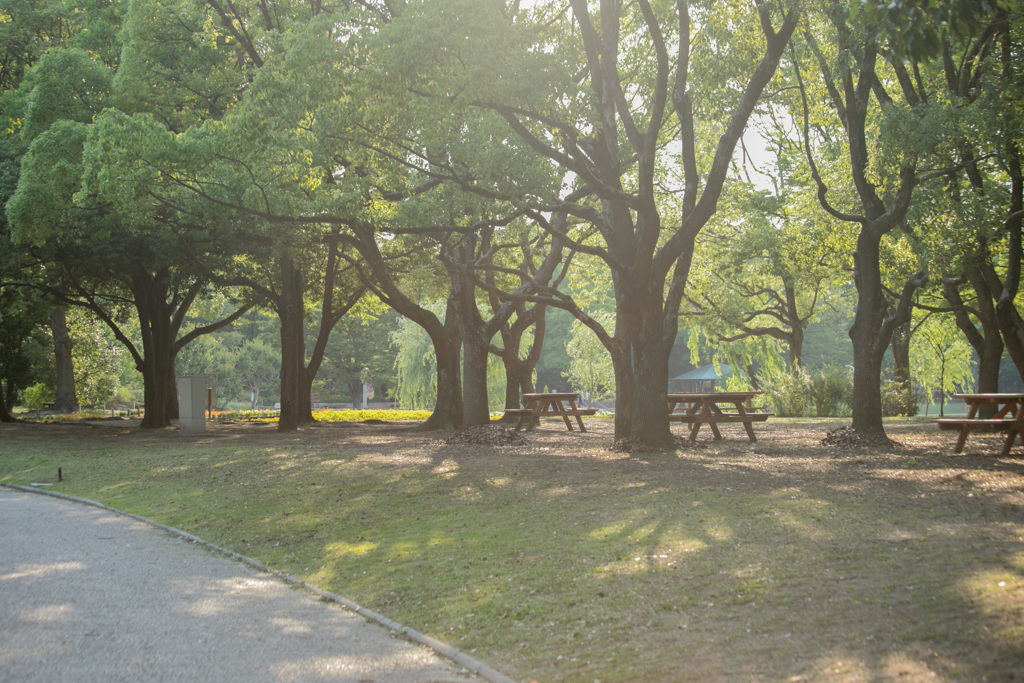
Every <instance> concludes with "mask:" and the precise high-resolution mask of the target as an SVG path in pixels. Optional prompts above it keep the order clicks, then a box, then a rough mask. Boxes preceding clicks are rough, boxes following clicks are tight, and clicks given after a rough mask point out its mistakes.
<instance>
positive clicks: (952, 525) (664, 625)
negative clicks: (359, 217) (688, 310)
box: [0, 419, 1024, 683]
mask: <svg viewBox="0 0 1024 683" xmlns="http://www.w3.org/2000/svg"><path fill="white" fill-rule="evenodd" d="M586 424H587V427H588V431H587V433H585V434H581V433H579V432H568V431H566V430H565V429H564V426H563V425H561V423H560V422H556V421H552V420H546V421H545V422H544V423H543V424H542V425H541V427H540V428H539V429H537V430H536V431H533V432H526V433H522V435H521V438H520V437H519V436H518V435H517V436H514V437H513V436H508V435H498V436H492V437H490V440H489V441H488V439H484V441H485V443H471V442H468V441H467V440H465V439H459V438H454V439H448V440H447V441H446V440H445V437H444V435H438V434H430V433H421V432H417V431H413V430H412V425H406V424H396V423H389V424H351V423H326V424H325V423H318V424H316V425H313V426H310V427H306V428H304V429H302V430H300V431H299V432H296V433H279V432H277V431H276V427H275V425H254V424H244V423H235V424H216V423H213V424H210V425H209V428H208V432H207V433H206V434H204V435H198V436H189V437H184V436H183V435H181V434H179V433H177V432H176V431H174V430H161V431H157V432H141V431H138V430H137V429H135V428H134V424H133V423H125V422H115V421H104V422H101V423H94V426H93V428H81V427H68V428H66V429H63V430H58V431H64V432H65V434H66V437H65V438H67V439H68V440H69V442H70V441H73V440H80V439H89V440H94V439H95V440H101V441H102V440H108V439H110V440H114V439H127V440H129V441H131V442H133V443H136V444H139V443H149V442H152V443H157V442H167V441H175V440H180V439H182V438H188V439H191V440H194V441H195V442H196V443H197V444H199V443H204V442H206V443H219V444H228V443H230V444H244V445H252V446H253V447H254V448H255V447H267V446H272V445H274V444H278V445H285V444H302V445H304V446H305V447H306V448H308V449H309V450H310V452H312V453H316V452H318V451H323V452H329V451H330V450H331V449H334V448H336V447H337V444H338V443H339V441H344V442H345V443H346V444H347V447H348V448H354V449H356V450H365V452H367V453H376V454H379V455H380V457H383V458H387V457H389V455H390V454H399V453H400V454H405V455H403V456H402V457H407V456H408V454H409V453H415V452H423V453H426V454H428V456H427V457H429V460H430V461H431V462H433V463H439V462H442V461H444V460H453V461H455V462H458V463H460V464H464V463H465V464H464V465H463V468H464V471H465V472H466V474H467V476H469V474H470V472H471V470H470V466H469V463H472V466H473V467H476V468H480V469H481V470H485V471H486V472H487V476H489V477H500V476H502V475H508V476H510V477H514V478H515V479H516V480H518V481H529V482H538V483H542V482H546V483H547V485H548V487H549V489H550V490H554V488H556V487H557V486H563V487H564V484H565V483H566V482H571V483H572V484H573V485H574V486H576V487H577V488H579V489H582V488H584V487H585V486H587V485H589V482H592V481H596V478H604V479H607V478H608V477H616V478H617V480H618V481H620V482H621V483H622V485H623V486H635V487H647V488H649V489H651V490H653V489H654V488H657V489H658V490H659V491H662V490H664V491H672V492H675V493H673V494H672V495H675V494H676V493H678V492H679V491H684V490H685V491H692V492H699V494H700V495H701V496H707V497H710V498H714V497H717V496H720V498H721V500H722V501H723V502H722V504H721V505H722V507H721V508H720V509H718V510H717V511H716V512H717V514H719V516H721V517H724V518H727V519H728V521H729V524H730V527H731V528H730V530H729V533H730V534H732V536H731V537H730V538H728V539H724V540H722V542H721V547H720V548H719V549H718V550H717V551H716V552H718V553H719V554H718V555H716V556H714V557H717V558H718V559H716V560H715V562H720V563H721V564H720V565H714V566H713V565H709V566H708V567H703V566H702V565H695V566H694V568H693V569H692V572H693V573H692V575H691V576H689V577H685V578H679V579H676V578H669V577H674V576H676V575H674V574H673V575H670V574H666V573H656V572H655V573H651V574H650V578H647V579H644V583H642V584H637V583H633V584H628V586H629V587H628V588H627V590H633V589H635V588H636V587H637V586H639V589H638V590H641V591H643V592H646V593H647V596H646V597H647V598H648V599H649V600H650V602H651V608H650V610H649V612H650V614H648V615H647V617H645V618H644V619H645V620H646V623H640V621H637V623H636V624H634V625H633V626H632V628H633V633H634V637H635V638H644V639H646V643H645V647H648V648H650V652H652V653H654V652H657V651H658V650H659V649H665V648H668V647H672V648H678V649H679V651H680V652H685V653H686V657H685V662H682V661H681V662H680V663H678V664H675V665H673V664H672V663H662V664H659V665H658V666H657V667H655V668H654V669H652V671H657V672H659V673H658V674H657V676H656V678H655V680H666V681H669V680H673V681H674V680H715V679H718V680H758V681H760V680H788V681H791V682H792V683H798V682H799V681H810V680H829V681H851V682H852V681H874V680H886V681H890V680H892V681H897V680H898V681H933V680H950V681H953V680H956V681H974V680H988V681H996V680H1002V681H1010V680H1024V445H1021V443H1020V442H1018V443H1017V444H1016V445H1015V446H1014V449H1013V452H1012V453H1011V456H1010V457H1008V458H1002V457H1000V455H999V454H1000V451H1001V448H1002V443H1003V439H1004V436H1002V435H999V434H991V435H989V434H980V433H975V434H972V435H971V437H970V438H969V439H968V441H967V448H966V450H965V452H964V453H963V454H954V453H953V448H954V444H955V440H956V435H955V433H952V432H941V431H939V430H938V429H937V427H936V426H935V425H934V424H932V423H930V422H929V421H927V420H923V419H907V420H894V421H891V422H887V425H886V429H887V432H888V434H889V436H890V438H891V439H892V441H893V445H892V446H891V447H855V448H853V447H850V448H846V447H837V446H824V445H823V444H822V439H823V438H824V437H825V436H826V433H827V432H829V431H830V430H834V429H836V428H839V427H842V426H844V425H845V424H847V423H845V422H843V421H839V420H837V421H835V422H826V421H821V420H798V419H772V420H770V421H768V422H766V423H762V424H758V425H755V432H756V434H757V441H756V442H753V443H752V442H750V441H748V440H747V438H746V435H745V434H744V432H743V430H742V428H741V427H737V426H733V425H727V426H725V427H723V429H722V433H723V436H724V439H723V440H721V441H715V440H713V439H712V435H711V434H710V432H709V431H708V430H706V429H705V430H702V432H701V434H700V435H699V437H698V440H697V442H696V443H694V444H686V445H684V446H683V447H682V448H681V449H680V450H679V451H678V452H677V453H676V454H634V455H629V454H627V453H622V452H617V451H614V450H612V446H613V439H612V435H613V427H612V423H611V421H608V420H602V419H589V420H587V421H586ZM37 430H42V431H37ZM674 431H675V432H676V433H678V434H680V435H682V434H683V433H684V430H683V428H681V427H678V426H677V427H674ZM43 432H45V433H47V434H48V435H49V436H50V437H51V438H53V437H54V436H55V433H54V431H53V430H52V428H45V427H26V426H13V427H12V426H0V439H5V440H6V439H20V438H33V433H36V435H38V434H39V433H43ZM57 438H61V437H57ZM527 456H533V457H527ZM602 466H607V467H602ZM538 485H540V484H538ZM659 495H662V494H660V493H659ZM705 499H706V498H702V500H705ZM754 499H758V500H761V501H777V505H776V504H762V503H759V504H758V505H759V507H754V508H747V507H743V506H744V505H746V504H747V503H746V502H745V501H747V500H754ZM651 500H652V501H661V500H665V501H676V500H678V499H677V498H652V499H651ZM730 501H735V503H731V502H730ZM652 505H653V506H659V507H664V506H665V505H664V504H662V503H653V502H652ZM729 505H735V506H736V512H735V514H731V513H730V510H729V507H728V506H729ZM751 510H754V512H753V513H751ZM665 519H666V520H668V519H669V517H668V514H667V513H666V515H665ZM677 519H678V518H673V519H672V521H673V522H675V521H677ZM699 521H700V522H701V523H704V522H705V520H704V519H700V520H699ZM779 529H783V531H785V532H787V533H788V534H789V535H786V536H783V535H778V534H779V533H780V532H779V531H778V530H779ZM709 533H710V532H709ZM722 533H725V532H722ZM766 534H772V535H771V536H770V537H769V536H766ZM723 538H724V537H723ZM780 539H781V540H780ZM794 539H795V540H794ZM801 539H802V540H801ZM653 557H654V559H651V558H648V561H649V562H651V563H653V564H654V565H657V563H658V562H659V560H658V559H657V558H658V557H664V556H662V555H655V556H653ZM668 561H669V560H665V562H668ZM723 566H728V571H729V572H730V574H731V576H730V577H729V579H730V582H731V583H730V584H729V585H730V586H742V587H743V588H742V590H740V589H734V588H730V591H734V593H733V592H730V594H729V595H722V594H717V595H712V596H711V598H710V599H709V600H708V603H707V605H705V604H697V603H693V604H676V603H678V600H677V601H676V603H673V606H672V607H671V609H669V608H668V607H659V606H658V601H659V600H663V601H665V604H666V605H667V604H668V603H667V601H668V600H669V596H670V595H672V594H673V593H678V592H679V591H680V590H681V589H683V587H686V589H692V587H693V586H694V585H704V584H702V583H701V582H706V585H707V587H708V590H709V591H710V592H712V593H713V592H715V591H718V590H720V588H719V586H720V583H716V579H715V578H714V577H713V576H711V575H710V574H712V573H724V570H720V569H717V568H716V567H723ZM654 569H659V567H657V566H654ZM701 572H707V573H708V576H702V575H701V574H700V573H701ZM610 573H614V572H610ZM616 580H618V578H616ZM675 581H679V582H680V583H673V582H675ZM609 583H614V582H611V581H610V582H609ZM622 585H624V586H626V585H627V584H622ZM601 595H603V593H601ZM595 601H596V598H595ZM708 605H712V606H713V605H717V607H713V608H712V607H708ZM368 606H370V607H371V608H373V607H374V605H372V604H371V605H368ZM588 609H593V610H599V609H600V608H599V607H598V603H597V602H595V603H594V604H593V605H591V606H589V607H588ZM651 615H653V616H651ZM598 616H600V615H598ZM594 633H598V630H596V629H595V631H594ZM697 633H699V634H700V635H699V636H697V635H696V634H697ZM599 637H600V634H598V636H597V638H599ZM588 647H589V648H590V649H591V650H594V649H600V648H601V647H603V646H602V645H601V643H600V641H599V640H597V641H595V642H594V643H592V644H591V645H589V646H588ZM584 652H586V650H584ZM495 656H496V657H497V658H498V659H497V661H495V660H493V659H492V660H491V661H492V662H493V663H494V664H496V665H499V666H498V668H501V666H500V664H502V663H503V662H502V660H503V659H504V660H506V661H508V662H510V663H513V664H510V666H512V668H513V669H514V668H515V664H514V662H515V661H516V656H515V653H510V652H505V653H501V652H498V653H495ZM580 656H581V657H584V656H585V655H582V654H581V655H580ZM577 666H578V671H577V672H576V673H563V672H565V671H569V669H564V670H563V669H559V668H558V667H554V668H553V669H552V673H549V675H548V676H547V677H546V679H545V680H594V679H596V678H601V676H599V675H594V676H591V675H590V673H589V672H590V671H591V670H592V671H593V672H594V673H597V672H600V671H601V670H602V665H601V663H600V662H596V663H594V664H593V666H592V667H591V669H587V668H586V667H584V665H583V660H582V659H581V663H580V664H578V665H577ZM577 673H579V674H580V675H577ZM604 680H608V679H604ZM622 680H625V679H622Z"/></svg>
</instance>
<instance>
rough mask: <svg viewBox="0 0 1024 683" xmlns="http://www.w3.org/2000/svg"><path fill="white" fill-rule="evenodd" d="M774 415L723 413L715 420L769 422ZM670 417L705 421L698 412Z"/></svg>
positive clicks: (681, 420) (681, 419)
mask: <svg viewBox="0 0 1024 683" xmlns="http://www.w3.org/2000/svg"><path fill="white" fill-rule="evenodd" d="M774 415H775V413H747V414H746V415H740V414H739V413H722V414H721V415H716V416H715V422H719V423H720V422H767V421H768V418H769V417H772V416H774ZM668 419H669V420H670V421H671V422H689V423H690V424H692V423H694V422H697V421H703V420H704V417H703V416H702V415H700V414H698V413H672V414H671V415H669V416H668Z"/></svg>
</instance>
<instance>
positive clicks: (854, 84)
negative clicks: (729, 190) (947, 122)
mask: <svg viewBox="0 0 1024 683" xmlns="http://www.w3.org/2000/svg"><path fill="white" fill-rule="evenodd" d="M827 15H828V16H827V21H828V25H830V26H831V27H832V30H833V31H834V33H832V34H830V38H829V40H830V43H831V42H832V41H834V45H835V54H834V55H833V56H832V57H830V56H829V55H828V54H826V52H825V51H824V49H823V48H822V44H821V43H820V42H819V41H818V39H817V36H816V35H815V34H816V32H818V31H821V30H824V25H823V24H819V25H817V26H816V27H815V28H814V29H813V30H812V29H808V30H807V31H806V32H805V33H804V38H805V41H806V45H807V47H808V49H809V51H810V53H811V55H812V58H813V59H814V60H815V61H816V64H817V66H818V70H817V74H820V76H821V79H822V81H823V82H824V84H825V87H826V89H827V92H826V97H827V98H828V101H829V102H830V104H831V106H832V109H833V111H834V113H835V116H836V118H837V119H838V121H839V122H840V124H841V126H842V129H843V131H844V134H845V143H846V149H845V151H844V153H845V155H846V156H847V161H848V163H849V167H848V169H849V170H848V172H849V176H848V178H849V184H850V185H852V188H853V190H854V197H853V199H852V201H850V202H849V203H848V205H847V206H845V207H842V208H837V206H836V205H835V204H833V202H832V200H831V199H830V198H829V191H830V187H829V185H828V184H827V183H826V181H825V180H824V178H823V176H822V174H821V173H820V171H819V168H818V165H817V164H816V163H815V159H814V152H813V149H812V141H811V126H810V114H809V111H808V94H807V90H806V88H805V84H804V80H803V78H802V77H801V68H802V67H801V65H800V63H799V61H798V60H797V58H796V57H794V68H795V75H796V78H797V82H798V84H799V87H800V93H801V98H802V104H803V112H802V118H803V136H804V141H805V146H806V150H807V159H808V164H809V166H810V168H811V173H812V177H813V178H814V181H815V183H816V185H817V187H818V198H819V202H820V204H821V206H822V208H823V209H824V210H825V212H826V213H827V214H829V215H830V216H831V217H833V218H835V219H836V220H840V221H845V222H848V223H851V224H853V225H856V226H858V233H857V246H856V251H855V252H854V269H853V272H854V285H855V286H856V288H857V310H856V314H855V316H854V321H853V326H852V327H851V328H850V339H851V340H852V341H853V350H854V395H853V428H854V429H855V430H856V431H858V432H859V433H861V434H864V435H869V436H874V437H878V438H885V429H884V426H883V424H882V397H881V372H882V361H883V357H884V355H885V352H886V349H887V348H888V346H889V344H890V342H891V340H892V335H893V332H894V330H895V329H896V328H897V327H899V326H900V325H902V324H903V323H904V322H906V321H907V320H909V316H910V311H911V304H912V302H913V299H912V297H913V294H914V292H915V291H916V290H917V289H918V288H919V287H921V286H922V285H923V284H924V283H925V282H927V272H926V271H924V270H921V269H918V270H917V271H916V272H913V273H912V274H909V276H907V277H905V279H904V282H903V285H902V288H901V291H900V292H899V294H898V295H897V297H896V300H893V299H891V298H890V297H889V294H888V290H887V288H886V286H885V284H884V282H883V277H882V262H883V258H882V251H883V249H884V248H885V247H884V246H883V243H884V242H885V240H886V239H887V237H888V236H889V235H890V233H892V232H893V231H894V230H896V229H897V228H903V229H907V226H906V225H905V223H904V220H905V218H906V216H907V212H908V210H909V209H910V205H911V199H912V195H913V190H914V187H915V186H916V185H917V184H918V182H919V178H918V173H917V166H916V164H917V158H918V155H919V153H920V150H918V149H913V148H909V147H908V146H906V145H903V146H900V145H899V144H897V143H896V140H886V141H885V143H884V144H881V143H880V142H879V141H878V139H877V138H871V137H870V134H871V133H872V132H873V130H874V129H873V125H874V122H875V120H876V117H878V116H886V115H888V116H890V117H892V118H894V119H898V120H899V121H900V122H901V123H903V124H904V125H908V126H910V127H912V126H913V125H914V124H915V123H920V118H915V110H914V108H915V106H916V105H919V104H921V103H922V99H921V98H922V93H921V92H919V91H918V89H919V87H920V83H917V84H915V83H914V81H913V80H912V79H911V78H910V77H909V76H908V75H907V65H906V64H905V63H904V62H903V61H901V60H899V59H897V58H895V57H893V56H892V55H893V53H892V52H884V47H883V45H882V44H881V42H880V41H882V40H884V36H881V35H879V33H878V31H877V27H875V26H871V25H868V26H863V27H861V26H857V27H855V26H853V25H852V24H851V22H850V17H849V14H848V12H846V11H845V10H844V9H843V8H839V7H833V8H832V11H830V12H828V13H827ZM795 54H796V53H795V52H794V55H795ZM882 54H888V55H889V56H890V62H889V64H888V66H890V67H891V68H892V69H893V72H894V73H895V75H894V77H893V79H892V80H893V81H895V82H896V84H897V85H896V88H897V92H898V93H899V94H898V95H897V97H901V98H902V100H903V105H902V107H901V105H900V103H899V101H897V100H895V99H894V98H893V97H892V95H891V94H890V93H889V91H888V89H887V87H888V86H891V85H892V82H889V83H888V84H887V83H886V82H884V81H883V79H882V78H881V77H880V76H879V69H880V68H881V64H880V63H879V62H880V61H882V60H881V59H880V55H882ZM833 60H836V61H833ZM829 143H830V141H826V142H825V143H823V144H829ZM877 168H881V169H883V170H884V171H886V173H885V174H884V175H883V177H882V178H881V179H878V178H877V173H878V172H877V170H876V169H877Z"/></svg>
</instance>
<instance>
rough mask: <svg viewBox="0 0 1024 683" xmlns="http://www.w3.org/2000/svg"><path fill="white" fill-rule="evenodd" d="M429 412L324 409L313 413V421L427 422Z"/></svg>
mask: <svg viewBox="0 0 1024 683" xmlns="http://www.w3.org/2000/svg"><path fill="white" fill-rule="evenodd" d="M428 417H430V411H429V410H331V409H330V408H322V409H321V410H314V411H313V419H314V420H321V421H323V422H362V421H363V420H383V421H384V422H392V421H394V420H426V419H427V418H428Z"/></svg>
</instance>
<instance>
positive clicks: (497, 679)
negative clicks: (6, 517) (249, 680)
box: [0, 482, 517, 683]
mask: <svg viewBox="0 0 1024 683" xmlns="http://www.w3.org/2000/svg"><path fill="white" fill-rule="evenodd" d="M0 487H3V488H7V489H12V490H15V491H21V492H22V493H35V494H39V495H43V496H50V497H52V498H58V499H60V500H65V501H69V502H72V503H79V504H81V505H88V506H91V507H94V508H99V509H100V510H105V511H107V512H113V513H114V514H117V515H121V516H122V517H128V518H130V519H134V520H136V521H138V522H142V523H144V524H148V525H149V526H151V527H154V528H156V529H160V530H161V531H164V532H166V533H169V534H171V535H173V536H177V537H179V538H181V539H183V540H185V541H188V542H190V543H195V544H197V545H201V546H203V547H205V548H208V549H210V550H213V551H215V552H217V553H219V554H221V555H224V556H226V557H229V558H231V559H233V560H236V561H238V562H241V563H243V564H246V565H248V566H250V567H252V568H253V569H256V570H258V571H261V572H263V573H265V574H270V575H272V576H275V577H277V578H278V579H281V580H282V581H284V582H285V583H287V584H290V585H292V586H295V587H297V588H301V589H302V590H304V591H306V592H307V593H311V594H312V595H315V596H316V597H318V598H320V599H321V600H328V601H330V602H333V603H335V604H337V605H340V606H342V607H344V608H345V609H347V610H349V611H351V612H355V613H356V614H358V615H359V616H361V617H363V618H364V619H366V620H367V621H371V622H374V623H376V624H378V625H380V626H383V627H384V628H386V629H388V630H389V631H393V632H395V633H397V634H399V635H401V636H403V637H404V638H406V639H407V640H410V641H412V642H414V643H418V644H420V645H422V646H424V647H426V648H428V649H430V650H433V651H434V652H436V653H437V654H439V655H440V656H442V657H444V658H445V659H447V660H450V661H452V662H455V663H456V664H458V665H459V666H461V667H463V668H464V669H466V670H467V671H469V672H470V673H473V674H476V675H477V676H480V677H481V678H483V679H485V680H486V681H488V683H517V682H516V681H515V679H513V678H509V677H508V676H506V675H505V674H503V673H500V672H498V671H495V670H494V669H492V668H491V667H489V666H487V665H486V664H484V663H483V662H481V661H480V660H478V659H476V658H474V657H471V656H469V655H467V654H466V653H465V652H462V651H461V650H457V649H455V648H454V647H452V646H451V645H448V644H447V643H445V642H443V641H440V640H438V639H437V638H432V637H431V636H428V635H427V634H425V633H421V632H420V631H417V630H415V629H412V628H409V627H408V626H404V625H402V624H400V623H398V622H397V621H394V620H392V619H388V618H387V617H385V616H384V615H383V614H380V613H378V612H374V611H373V610H370V609H366V608H365V607H363V606H361V605H359V604H358V603H356V602H353V601H352V600H349V599H348V598H345V597H342V596H340V595H337V594H336V593H331V592H330V591H325V590H324V589H322V588H320V587H319V586H314V585H313V584H311V583H306V582H305V581H303V580H302V579H298V578H296V577H294V576H292V575H291V574H286V573H285V572H282V571H279V570H277V569H272V568H270V567H268V566H267V565H265V564H263V563H262V562H260V561H259V560H254V559H253V558H251V557H246V556H245V555H240V554H239V553H236V552H235V551H233V550H228V549H227V548H222V547H220V546H219V545H214V544H213V543H210V542H209V541H205V540H203V539H201V538H199V537H198V536H193V535H192V534H190V533H188V532H187V531H182V530H181V529H176V528H174V527H172V526H167V525H166V524H161V523H160V522H154V521H153V520H151V519H147V518H145V517H142V516H141V515H136V514H132V513H131V512H125V511H124V510H118V509H117V508H113V507H110V506H109V505H104V504H103V503H99V502H97V501H95V500H89V499H88V498H78V497H76V496H69V495H67V494H66V493H57V492H56V491H46V490H44V489H40V488H36V487H33V486H21V485H19V484H8V483H5V482H0Z"/></svg>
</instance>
